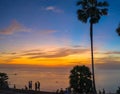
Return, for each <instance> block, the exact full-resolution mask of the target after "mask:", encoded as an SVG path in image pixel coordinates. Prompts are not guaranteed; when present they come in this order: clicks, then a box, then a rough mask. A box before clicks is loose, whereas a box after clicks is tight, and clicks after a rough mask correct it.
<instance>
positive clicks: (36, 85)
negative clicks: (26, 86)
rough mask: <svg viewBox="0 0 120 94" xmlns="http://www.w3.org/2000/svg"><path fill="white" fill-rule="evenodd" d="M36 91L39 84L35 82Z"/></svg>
mask: <svg viewBox="0 0 120 94" xmlns="http://www.w3.org/2000/svg"><path fill="white" fill-rule="evenodd" d="M35 91H37V82H35Z"/></svg>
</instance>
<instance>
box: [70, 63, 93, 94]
mask: <svg viewBox="0 0 120 94" xmlns="http://www.w3.org/2000/svg"><path fill="white" fill-rule="evenodd" d="M69 78H70V88H72V89H73V92H74V93H75V94H80V93H81V94H83V93H92V90H93V88H92V80H91V72H90V69H89V68H88V67H86V66H84V65H83V66H75V67H74V68H73V69H72V70H71V72H70V77H69Z"/></svg>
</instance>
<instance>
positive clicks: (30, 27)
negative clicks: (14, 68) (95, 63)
mask: <svg viewBox="0 0 120 94" xmlns="http://www.w3.org/2000/svg"><path fill="white" fill-rule="evenodd" d="M77 1H78V0H0V14H1V15H0V19H1V21H0V54H1V58H2V57H3V58H4V59H1V62H0V63H1V64H4V63H6V62H12V61H13V60H14V59H16V58H20V56H25V55H27V56H25V57H29V55H30V54H31V53H30V52H29V53H23V51H31V50H32V51H33V50H34V51H33V52H32V55H34V56H31V55H30V57H37V58H39V59H41V58H42V59H43V58H46V59H48V58H53V57H54V58H56V57H57V58H58V57H59V58H61V57H64V56H70V55H76V54H77V55H78V54H81V55H82V53H83V54H84V56H83V57H85V53H86V51H88V49H89V48H90V41H89V23H87V24H84V23H81V22H80V21H78V19H77V14H76V10H77V9H78V7H77V6H76V2H77ZM98 1H99V0H98ZM100 1H104V0H100ZM107 1H108V3H109V5H110V6H109V7H108V8H109V11H108V13H109V14H108V16H103V17H102V18H101V20H100V21H99V23H98V24H95V25H94V48H95V53H97V54H98V53H99V55H100V59H103V58H105V57H106V58H109V57H112V59H113V58H114V61H113V62H117V63H118V62H120V59H117V61H116V57H120V49H119V48H120V42H119V41H120V37H119V36H118V35H117V33H116V32H115V29H116V28H117V26H118V24H119V21H120V19H119V14H120V11H119V10H120V8H119V4H120V1H119V0H117V1H113V0H107ZM38 49H39V50H42V51H38ZM35 50H36V51H35ZM48 51H54V52H52V55H51V54H50V53H51V52H50V53H49V55H48V53H44V52H48ZM43 53H44V54H43ZM101 53H102V54H101ZM21 54H22V55H21ZM28 54H29V55H28ZM81 55H80V56H81ZM99 55H97V56H96V58H99ZM104 56H105V57H104ZM69 58H71V57H69ZM79 58H80V57H79ZM88 58H90V57H89V56H88ZM106 58H105V59H104V60H106ZM77 59H78V58H77ZM112 59H111V60H112ZM9 60H10V61H9ZM67 60H68V57H67ZM96 60H97V59H96ZM78 61H79V60H78ZM78 61H76V62H78ZM68 62H73V61H71V60H70V61H69V60H68ZM100 62H101V60H100ZM106 62H107V60H106Z"/></svg>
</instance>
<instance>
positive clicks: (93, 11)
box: [77, 0, 108, 24]
mask: <svg viewBox="0 0 120 94" xmlns="http://www.w3.org/2000/svg"><path fill="white" fill-rule="evenodd" d="M77 5H78V6H79V7H80V8H79V9H78V11H77V14H78V19H79V20H80V21H82V22H84V23H87V21H88V20H89V21H90V22H92V23H93V24H95V23H98V22H99V20H100V18H101V16H103V15H107V14H108V9H107V7H108V3H107V2H106V1H104V2H98V1H97V0H79V1H78V2H77Z"/></svg>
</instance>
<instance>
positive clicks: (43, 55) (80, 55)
mask: <svg viewBox="0 0 120 94" xmlns="http://www.w3.org/2000/svg"><path fill="white" fill-rule="evenodd" d="M78 51H79V52H78ZM0 55H1V57H0V64H26V65H40V66H49V67H51V66H73V65H83V64H84V65H86V64H91V57H90V56H91V55H90V51H89V50H87V49H86V50H85V49H83V50H81V49H70V48H68V49H58V47H55V48H54V49H48V48H47V49H46V48H45V49H43V50H29V51H23V52H21V53H20V52H18V53H1V54H0ZM107 56H108V55H107V54H101V53H100V54H95V55H94V57H95V63H104V60H102V58H103V59H104V58H105V57H107ZM116 60H118V61H120V59H116Z"/></svg>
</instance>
